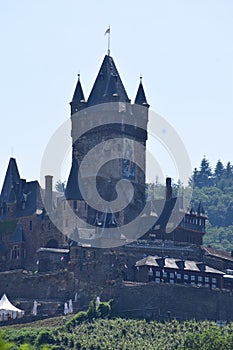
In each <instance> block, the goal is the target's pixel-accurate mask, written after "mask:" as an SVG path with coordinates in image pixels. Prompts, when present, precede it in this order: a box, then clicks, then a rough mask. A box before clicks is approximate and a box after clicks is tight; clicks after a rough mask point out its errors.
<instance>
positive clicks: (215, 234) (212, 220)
mask: <svg viewBox="0 0 233 350" xmlns="http://www.w3.org/2000/svg"><path fill="white" fill-rule="evenodd" d="M190 185H192V186H193V195H192V202H191V205H192V206H193V207H194V208H197V206H198V203H199V202H200V201H201V202H202V204H203V206H204V208H205V211H206V214H207V216H208V222H207V227H206V231H207V234H206V235H205V236H204V244H205V245H211V246H212V247H215V248H218V249H223V250H226V251H229V252H230V251H231V250H233V165H231V163H230V162H228V163H227V164H226V165H224V164H223V163H222V162H221V160H218V162H217V164H216V165H215V167H214V168H212V167H211V165H210V163H209V161H208V159H207V158H206V157H204V158H203V159H202V161H201V164H200V167H199V169H197V168H195V169H194V171H193V176H192V179H191V180H190Z"/></svg>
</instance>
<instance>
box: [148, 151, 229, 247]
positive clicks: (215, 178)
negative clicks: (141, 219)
mask: <svg viewBox="0 0 233 350" xmlns="http://www.w3.org/2000/svg"><path fill="white" fill-rule="evenodd" d="M180 187H181V189H182V192H184V195H185V191H186V190H188V191H189V192H190V188H192V190H193V192H192V200H191V203H190V209H191V208H193V209H194V211H195V210H196V209H197V207H198V204H199V203H200V202H201V203H202V205H203V207H204V209H205V213H206V214H207V216H208V220H207V225H206V231H207V234H206V235H205V236H204V244H205V245H211V246H212V247H214V248H217V249H222V250H225V251H228V252H231V250H233V165H232V164H231V163H230V162H228V163H227V164H226V165H224V164H223V163H222V162H221V161H220V160H219V161H218V162H217V164H216V165H215V167H212V166H211V165H210V163H209V161H208V159H207V158H206V157H204V158H203V159H202V160H201V163H200V166H199V168H195V169H194V171H193V174H192V177H191V179H190V183H189V188H188V189H187V188H182V184H180V183H178V184H173V193H174V195H176V193H177V190H178V188H180ZM164 193H165V187H164V184H160V183H158V182H157V181H156V182H155V183H150V184H148V185H147V199H148V200H151V199H156V198H164Z"/></svg>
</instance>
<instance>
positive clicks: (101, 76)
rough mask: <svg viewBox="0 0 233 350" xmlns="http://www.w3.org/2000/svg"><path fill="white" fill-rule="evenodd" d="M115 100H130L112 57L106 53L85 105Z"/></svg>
mask: <svg viewBox="0 0 233 350" xmlns="http://www.w3.org/2000/svg"><path fill="white" fill-rule="evenodd" d="M116 97H117V99H116ZM115 101H120V102H130V100H129V98H128V96H127V93H126V91H125V88H124V85H123V83H122V81H121V78H120V75H119V73H118V71H117V68H116V65H115V63H114V61H113V58H112V57H111V56H109V55H106V56H105V57H104V60H103V63H102V65H101V67H100V70H99V73H98V75H97V78H96V80H95V83H94V85H93V88H92V90H91V93H90V96H89V98H88V101H87V105H88V107H89V106H94V105H97V104H100V103H104V102H115Z"/></svg>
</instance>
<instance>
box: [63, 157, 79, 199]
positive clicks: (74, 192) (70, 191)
mask: <svg viewBox="0 0 233 350" xmlns="http://www.w3.org/2000/svg"><path fill="white" fill-rule="evenodd" d="M78 173H79V166H78V161H77V159H76V158H73V160H72V166H71V169H70V174H69V178H68V181H67V185H66V189H65V197H66V199H67V200H83V197H82V194H81V192H80V188H79V184H78Z"/></svg>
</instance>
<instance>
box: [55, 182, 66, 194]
mask: <svg viewBox="0 0 233 350" xmlns="http://www.w3.org/2000/svg"><path fill="white" fill-rule="evenodd" d="M65 188H66V182H65V181H61V180H58V181H57V182H56V184H55V189H56V190H57V192H60V193H64V192H65Z"/></svg>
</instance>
